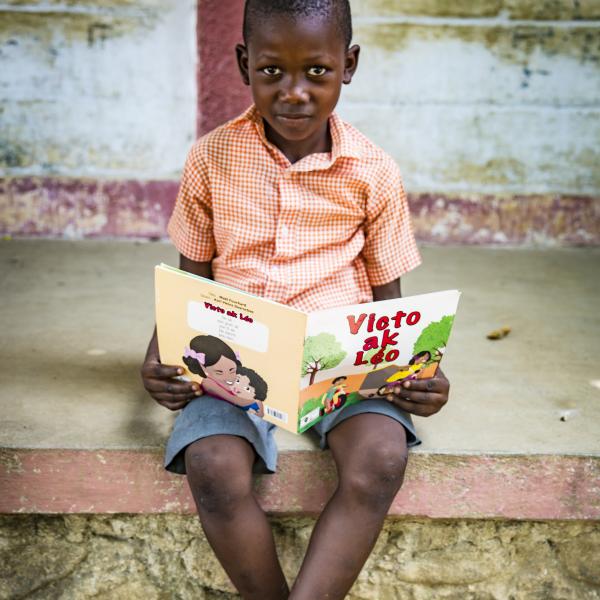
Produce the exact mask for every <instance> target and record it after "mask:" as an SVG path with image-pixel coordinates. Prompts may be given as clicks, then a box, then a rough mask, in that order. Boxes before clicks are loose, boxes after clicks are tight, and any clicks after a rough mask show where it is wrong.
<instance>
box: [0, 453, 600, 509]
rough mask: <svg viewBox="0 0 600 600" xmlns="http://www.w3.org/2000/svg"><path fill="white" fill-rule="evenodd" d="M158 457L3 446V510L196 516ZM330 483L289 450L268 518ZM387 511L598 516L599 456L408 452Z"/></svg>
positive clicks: (318, 457)
mask: <svg viewBox="0 0 600 600" xmlns="http://www.w3.org/2000/svg"><path fill="white" fill-rule="evenodd" d="M161 461H162V454H159V453H157V452H132V451H119V450H108V451H106V450H101V451H100V450H3V451H2V452H0V462H1V465H0V489H2V490H4V491H3V493H2V495H1V497H0V513H44V514H55V513H59V514H61V513H65V514H68V513H96V514H97V513H132V514H136V513H143V514H153V513H182V514H190V513H195V506H194V501H193V499H192V496H191V493H190V491H189V489H188V487H187V483H186V479H185V477H181V476H177V475H172V474H170V473H167V472H166V471H165V470H164V469H163V467H162V462H161ZM335 481H336V477H335V469H334V466H333V462H332V460H331V457H330V456H329V454H328V453H321V452H314V451H288V452H284V453H282V454H281V455H280V460H279V469H278V473H277V474H276V475H265V476H262V477H259V478H257V480H256V491H257V494H258V497H259V500H260V503H261V505H262V507H263V508H264V509H265V510H266V511H267V512H269V513H271V514H273V515H276V516H284V515H289V514H294V515H316V514H318V513H320V512H321V510H322V509H323V507H324V506H325V503H326V502H327V500H328V499H329V497H330V496H331V494H332V493H333V491H334V487H335ZM389 515H390V516H395V517H399V516H402V517H407V516H410V517H430V518H444V519H447V518H502V519H517V520H554V519H560V520H570V519H574V520H590V519H600V458H591V457H583V456H582V457H578V456H568V457H565V456H563V457H561V456H544V455H536V456H521V455H515V456H498V455H495V456H492V455H488V456H486V455H479V456H464V455H463V456H456V455H444V454H421V453H416V454H415V453H413V454H412V455H411V458H410V460H409V467H408V470H407V473H406V479H405V483H404V485H403V487H402V490H401V491H400V493H399V494H398V496H397V497H396V499H395V500H394V503H393V504H392V507H391V509H390V512H389Z"/></svg>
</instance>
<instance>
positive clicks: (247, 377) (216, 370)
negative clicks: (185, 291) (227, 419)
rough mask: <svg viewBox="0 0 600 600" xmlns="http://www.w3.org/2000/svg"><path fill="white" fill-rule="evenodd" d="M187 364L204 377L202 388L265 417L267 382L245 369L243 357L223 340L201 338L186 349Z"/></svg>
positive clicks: (207, 336) (205, 391) (195, 339)
mask: <svg viewBox="0 0 600 600" xmlns="http://www.w3.org/2000/svg"><path fill="white" fill-rule="evenodd" d="M183 362H184V363H185V364H186V365H187V367H188V369H189V370H190V371H191V372H192V373H195V374H196V375H200V377H202V378H203V380H202V384H201V389H202V391H203V392H204V393H206V394H210V395H211V396H216V397H217V398H220V399H222V400H225V401H226V402H229V403H230V404H234V405H235V406H237V407H238V408H241V409H242V410H245V411H248V412H250V413H253V414H255V415H257V416H258V417H262V416H263V415H264V407H263V400H265V399H266V398H267V391H268V387H267V383H266V381H265V380H264V379H263V378H262V377H261V376H260V375H259V374H258V373H257V372H256V371H253V370H252V369H249V368H247V367H244V366H243V365H242V363H241V361H240V356H239V354H238V353H237V352H234V351H233V350H232V349H231V348H230V347H229V346H228V345H227V344H226V343H225V342H224V341H223V340H221V339H219V338H218V337H215V336H212V335H198V336H196V337H195V338H193V339H192V340H191V341H190V345H189V346H188V347H187V348H186V349H185V351H184V354H183Z"/></svg>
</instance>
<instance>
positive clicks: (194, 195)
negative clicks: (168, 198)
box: [167, 144, 215, 262]
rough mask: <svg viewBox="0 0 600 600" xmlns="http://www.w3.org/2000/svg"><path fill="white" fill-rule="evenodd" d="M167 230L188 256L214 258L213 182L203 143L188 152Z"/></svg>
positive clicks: (177, 245) (202, 259)
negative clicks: (205, 159) (202, 150)
mask: <svg viewBox="0 0 600 600" xmlns="http://www.w3.org/2000/svg"><path fill="white" fill-rule="evenodd" d="M167 232H168V234H169V237H170V238H171V240H172V242H173V244H174V245H175V247H176V248H177V250H179V252H180V253H181V254H183V255H184V256H185V257H186V258H189V259H190V260H194V261H197V262H208V261H210V260H212V258H213V256H214V254H215V239H214V235H213V216H212V202H211V194H210V182H209V178H208V172H207V168H206V164H205V163H204V161H203V159H202V156H201V154H200V146H199V144H195V145H194V146H193V147H192V149H191V150H190V153H189V154H188V157H187V160H186V163H185V168H184V170H183V177H182V179H181V185H180V187H179V193H178V195H177V200H176V201H175V207H174V209H173V214H172V215H171V218H170V220H169V224H168V226H167Z"/></svg>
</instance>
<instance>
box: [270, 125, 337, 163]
mask: <svg viewBox="0 0 600 600" xmlns="http://www.w3.org/2000/svg"><path fill="white" fill-rule="evenodd" d="M263 124H264V128H265V137H266V138H267V140H269V142H271V144H273V145H274V146H276V147H277V148H279V150H281V152H283V154H284V155H285V157H286V158H287V159H288V160H289V161H290V162H291V163H292V164H294V163H295V162H298V161H299V160H301V159H303V158H304V157H305V156H309V155H310V154H320V153H322V152H331V132H330V131H329V121H327V123H325V125H324V126H323V128H322V130H321V131H319V132H317V133H316V134H315V135H314V136H311V137H309V138H306V139H304V140H287V139H285V138H282V137H281V136H280V135H278V134H277V132H276V131H275V130H274V129H273V128H271V127H270V126H269V124H268V123H267V121H266V120H264V119H263Z"/></svg>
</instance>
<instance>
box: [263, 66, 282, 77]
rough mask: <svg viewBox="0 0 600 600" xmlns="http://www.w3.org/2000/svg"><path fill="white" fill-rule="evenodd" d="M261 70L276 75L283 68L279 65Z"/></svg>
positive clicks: (266, 73) (272, 75)
mask: <svg viewBox="0 0 600 600" xmlns="http://www.w3.org/2000/svg"><path fill="white" fill-rule="evenodd" d="M261 70H262V72H263V73H264V74H265V75H269V76H270V77H274V76H275V75H279V74H280V73H281V69H280V68H279V67H265V68H264V69H261Z"/></svg>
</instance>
